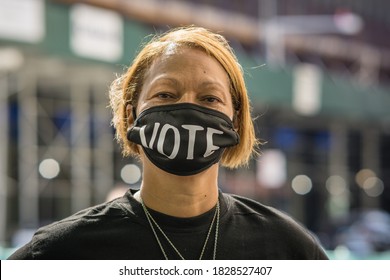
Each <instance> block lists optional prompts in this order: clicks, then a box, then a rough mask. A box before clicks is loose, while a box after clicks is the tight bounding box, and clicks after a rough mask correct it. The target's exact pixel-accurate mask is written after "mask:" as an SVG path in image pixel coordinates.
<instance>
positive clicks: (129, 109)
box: [126, 104, 135, 127]
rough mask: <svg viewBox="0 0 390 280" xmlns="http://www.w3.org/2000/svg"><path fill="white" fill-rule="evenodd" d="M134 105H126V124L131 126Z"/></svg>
mask: <svg viewBox="0 0 390 280" xmlns="http://www.w3.org/2000/svg"><path fill="white" fill-rule="evenodd" d="M133 112H134V107H133V106H132V105H131V104H127V105H126V116H127V126H128V127H131V126H133V123H134V118H135V116H134V114H133Z"/></svg>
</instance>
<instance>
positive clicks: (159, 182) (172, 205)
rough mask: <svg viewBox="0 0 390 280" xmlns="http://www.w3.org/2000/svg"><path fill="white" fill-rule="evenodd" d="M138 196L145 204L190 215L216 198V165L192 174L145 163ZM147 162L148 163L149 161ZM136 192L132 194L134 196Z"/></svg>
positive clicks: (169, 212) (205, 208)
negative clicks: (170, 170) (183, 173)
mask: <svg viewBox="0 0 390 280" xmlns="http://www.w3.org/2000/svg"><path fill="white" fill-rule="evenodd" d="M145 164H148V163H145V162H144V174H143V178H144V179H143V182H142V185H141V190H140V192H138V193H137V196H140V197H141V198H142V200H143V201H144V203H145V205H146V206H148V207H149V208H151V209H153V210H155V211H158V212H161V213H164V214H166V215H170V216H174V217H182V218H188V217H194V216H198V215H200V214H203V213H205V212H207V211H209V210H210V209H211V208H213V207H214V206H215V205H216V203H217V201H218V183H217V178H218V165H217V164H215V165H213V166H211V167H210V168H209V169H207V170H205V171H203V172H201V173H199V174H196V175H192V176H177V175H172V174H169V173H167V172H164V171H162V170H161V169H158V168H157V167H155V166H145ZM149 164H150V163H149ZM137 196H136V197H137Z"/></svg>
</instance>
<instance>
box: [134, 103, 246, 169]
mask: <svg viewBox="0 0 390 280" xmlns="http://www.w3.org/2000/svg"><path fill="white" fill-rule="evenodd" d="M127 139H128V140H129V141H131V142H134V143H137V144H140V145H141V146H142V149H143V150H144V152H145V154H146V156H147V157H148V158H149V160H150V161H151V162H152V163H153V164H154V165H156V166H157V167H159V168H161V169H162V170H164V171H166V172H169V173H172V174H176V175H180V176H186V175H193V174H197V173H199V172H201V171H203V170H205V169H207V168H209V167H210V166H211V165H213V164H214V163H217V162H218V161H219V159H220V158H221V156H222V153H223V151H224V148H225V147H229V146H234V145H237V144H238V142H239V136H238V134H237V132H236V131H235V130H234V128H233V123H232V121H231V120H230V118H229V117H228V116H226V115H225V114H223V113H221V112H218V111H215V110H212V109H208V108H205V107H202V106H198V105H195V104H192V103H179V104H173V105H163V106H156V107H151V108H149V109H146V110H145V111H143V112H141V114H140V115H139V116H138V118H137V119H136V120H135V122H134V126H133V127H131V128H130V129H129V130H128V132H127Z"/></svg>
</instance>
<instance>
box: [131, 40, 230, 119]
mask: <svg viewBox="0 0 390 280" xmlns="http://www.w3.org/2000/svg"><path fill="white" fill-rule="evenodd" d="M229 89H230V87H229V79H228V75H227V73H226V72H225V70H224V69H223V67H222V66H221V65H220V64H219V62H218V61H217V60H216V59H214V58H212V57H210V56H208V55H207V54H206V53H204V52H203V51H201V50H197V49H191V48H173V49H171V50H170V51H169V52H166V53H165V54H164V55H162V56H161V57H159V58H158V59H157V60H156V61H155V62H154V63H153V64H152V66H151V67H150V69H149V70H148V71H147V72H146V76H145V80H144V83H143V88H142V91H141V93H140V95H139V99H138V102H137V103H138V106H137V108H136V112H137V115H139V113H140V112H142V111H144V110H145V109H147V108H150V107H154V106H158V105H168V104H174V103H184V102H186V103H194V104H197V105H200V106H203V107H207V108H210V109H214V110H217V111H220V112H222V113H224V114H226V115H227V116H228V117H230V119H233V114H234V111H233V104H232V98H231V94H230V90H229Z"/></svg>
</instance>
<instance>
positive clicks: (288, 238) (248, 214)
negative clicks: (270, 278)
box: [224, 194, 326, 259]
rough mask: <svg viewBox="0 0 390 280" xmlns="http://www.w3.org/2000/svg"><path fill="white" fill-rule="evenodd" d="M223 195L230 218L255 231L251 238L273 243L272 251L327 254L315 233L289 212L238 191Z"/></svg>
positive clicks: (291, 254) (294, 255) (302, 255)
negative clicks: (241, 194)
mask: <svg viewBox="0 0 390 280" xmlns="http://www.w3.org/2000/svg"><path fill="white" fill-rule="evenodd" d="M224 198H225V201H226V204H227V212H228V213H229V214H228V215H227V216H230V219H231V221H230V222H231V223H232V224H235V226H236V227H237V228H239V229H240V231H246V232H250V233H251V235H256V237H253V236H251V237H250V238H253V239H256V240H258V242H260V243H262V244H263V243H268V244H272V247H273V249H275V250H273V252H275V251H276V252H277V251H278V250H279V252H281V254H282V253H283V254H286V255H281V258H286V259H287V258H289V259H291V258H298V259H306V258H308V259H316V258H326V256H325V255H324V252H323V249H322V247H321V245H320V243H319V241H318V240H317V238H316V236H315V235H314V234H313V233H312V232H311V231H309V230H308V229H307V228H306V227H305V226H304V225H303V224H301V223H300V222H298V221H297V220H296V219H294V218H292V217H291V216H290V215H289V214H287V213H285V212H283V211H281V210H278V209H276V208H274V207H271V206H267V205H264V204H262V203H260V202H257V201H255V200H253V199H249V198H246V197H242V196H238V195H232V194H224ZM265 240H266V241H267V242H265ZM277 248H278V249H277ZM297 254H300V255H297ZM275 258H278V257H276V256H275Z"/></svg>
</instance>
